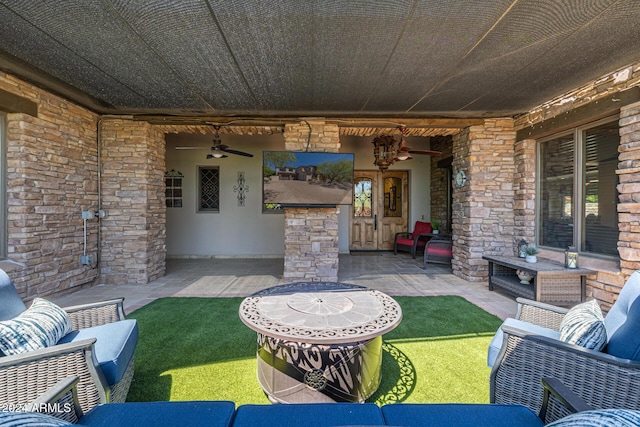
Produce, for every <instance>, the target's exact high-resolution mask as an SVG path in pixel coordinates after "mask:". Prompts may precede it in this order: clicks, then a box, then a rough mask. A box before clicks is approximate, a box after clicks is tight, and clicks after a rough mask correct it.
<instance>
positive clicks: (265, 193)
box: [262, 151, 354, 207]
mask: <svg viewBox="0 0 640 427" xmlns="http://www.w3.org/2000/svg"><path fill="white" fill-rule="evenodd" d="M262 158H263V171H264V172H263V185H262V200H263V203H265V204H278V205H282V206H284V207H286V206H289V205H292V206H296V205H298V206H299V205H310V206H312V205H328V206H332V205H350V204H352V203H353V200H352V199H353V162H354V155H353V154H349V153H316V152H295V151H264V152H263V157H262Z"/></svg>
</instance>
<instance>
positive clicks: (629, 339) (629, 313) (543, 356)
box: [488, 271, 640, 419]
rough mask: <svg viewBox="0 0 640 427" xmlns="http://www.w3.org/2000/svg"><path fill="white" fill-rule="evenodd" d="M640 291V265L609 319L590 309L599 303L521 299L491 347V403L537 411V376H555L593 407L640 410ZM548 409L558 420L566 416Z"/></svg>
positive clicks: (538, 402) (554, 409)
mask: <svg viewBox="0 0 640 427" xmlns="http://www.w3.org/2000/svg"><path fill="white" fill-rule="evenodd" d="M639 295H640V271H636V272H634V273H633V274H632V275H631V277H629V279H628V281H627V283H626V284H625V286H624V287H623V288H622V291H621V292H620V295H619V297H618V300H617V301H616V302H615V303H614V305H613V306H612V307H611V310H609V312H608V313H607V315H606V317H605V318H604V320H603V321H602V320H600V319H598V318H597V317H598V316H591V315H586V314H585V312H584V311H589V312H593V311H594V310H593V308H594V307H593V304H594V302H588V303H583V304H579V305H578V306H576V307H574V308H573V309H567V308H560V307H555V306H552V305H548V304H543V303H539V302H535V301H530V300H525V299H522V298H519V299H518V300H517V301H518V314H517V316H516V317H517V318H516V319H507V320H505V322H504V323H503V325H502V327H501V329H500V330H499V331H498V333H497V334H496V336H495V337H494V339H493V341H492V342H491V345H490V347H489V356H488V364H489V366H493V368H492V371H491V377H490V401H491V402H494V403H507V404H513V403H515V404H522V405H526V406H528V407H529V408H531V409H532V410H534V411H536V410H538V409H539V408H540V405H541V403H542V402H541V399H540V395H541V393H540V391H541V390H540V385H539V380H540V378H542V377H545V376H553V377H554V378H557V379H559V380H560V381H561V382H562V383H564V384H566V385H567V386H568V387H569V388H570V389H572V390H573V391H575V392H576V393H577V394H578V395H579V396H580V397H581V398H582V399H584V400H585V401H586V402H587V404H589V405H591V406H593V407H595V408H627V409H640V399H639V398H638V396H640V334H639V333H638V330H639V329H640V298H638V296H639ZM590 304H591V308H589V307H590ZM595 308H597V311H598V312H599V307H597V303H596V307H595ZM567 313H571V316H570V317H565V316H567ZM596 314H597V313H596ZM580 316H582V317H583V318H582V319H581V318H580ZM589 317H591V321H587V320H586V319H588V318H589ZM563 320H565V322H563ZM576 320H578V321H576ZM576 331H577V332H580V333H576ZM603 331H606V335H605V333H604V332H603ZM582 332H584V333H582ZM561 334H562V338H563V339H561ZM566 341H568V342H566ZM571 342H576V343H577V344H574V343H571ZM578 344H581V345H578ZM590 344H592V345H590ZM584 346H587V347H594V348H593V349H589V348H585V347H584ZM602 346H606V347H604V348H603V351H600V350H599V349H598V348H602ZM550 411H551V412H552V414H553V417H552V419H557V418H559V417H561V416H562V415H563V412H562V411H561V410H560V409H558V408H554V407H552V408H550Z"/></svg>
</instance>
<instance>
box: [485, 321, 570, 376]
mask: <svg viewBox="0 0 640 427" xmlns="http://www.w3.org/2000/svg"><path fill="white" fill-rule="evenodd" d="M502 325H503V326H509V327H512V328H515V329H520V330H523V331H525V332H528V333H529V334H532V335H542V336H545V337H548V338H553V339H556V340H557V339H560V332H558V331H556V330H553V329H550V328H545V327H542V326H538V325H534V324H533V323H529V322H523V321H522V320H517V319H512V318H508V319H506V320H505V321H504V322H503V323H502ZM503 340H504V333H503V332H502V328H500V329H498V332H496V334H495V335H494V336H493V339H492V340H491V343H489V349H488V351H487V365H488V366H489V367H493V364H494V363H495V361H496V358H497V357H498V353H500V348H502V341H503Z"/></svg>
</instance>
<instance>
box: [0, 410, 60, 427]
mask: <svg viewBox="0 0 640 427" xmlns="http://www.w3.org/2000/svg"><path fill="white" fill-rule="evenodd" d="M70 425H72V424H71V423H68V422H66V421H64V420H61V419H59V418H55V417H52V416H50V415H45V414H40V413H38V412H11V411H0V426H10V427H22V426H25V427H59V426H70Z"/></svg>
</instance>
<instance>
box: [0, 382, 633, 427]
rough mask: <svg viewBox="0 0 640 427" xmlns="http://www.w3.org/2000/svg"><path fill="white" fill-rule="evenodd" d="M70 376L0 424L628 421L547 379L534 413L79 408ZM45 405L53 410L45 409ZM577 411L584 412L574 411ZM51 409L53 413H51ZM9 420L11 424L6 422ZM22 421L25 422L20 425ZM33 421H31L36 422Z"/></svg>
mask: <svg viewBox="0 0 640 427" xmlns="http://www.w3.org/2000/svg"><path fill="white" fill-rule="evenodd" d="M77 382H78V379H77V377H68V378H65V379H63V380H61V381H59V382H58V383H57V384H56V385H55V386H54V387H52V388H51V389H49V390H48V391H47V392H46V393H44V394H43V395H42V396H41V397H39V398H38V399H36V401H34V402H33V406H31V407H29V408H27V409H31V410H33V409H38V410H40V412H45V413H44V414H42V413H34V412H0V425H4V424H3V423H5V422H6V423H9V425H72V424H75V425H83V426H87V427H90V426H94V427H98V426H118V427H145V426H150V427H160V426H165V427H169V426H180V427H182V426H195V425H207V426H211V427H225V426H233V427H281V426H295V425H305V426H308V427H328V426H335V425H360V426H382V425H395V426H399V425H402V426H425V425H429V426H454V425H455V426H456V427H476V426H492V427H513V426H518V427H541V426H543V425H544V421H543V420H544V419H545V415H546V412H545V408H546V403H547V402H551V400H552V399H554V400H557V401H558V402H561V403H562V404H563V405H565V406H566V408H567V410H568V411H569V412H571V413H572V415H570V416H569V417H567V418H565V419H563V420H561V422H563V424H562V426H563V427H566V426H569V425H573V426H582V425H585V424H584V422H585V420H588V421H589V424H588V425H590V426H597V425H599V424H597V421H598V417H599V416H600V417H602V418H603V419H604V421H606V422H607V423H609V424H603V425H607V426H609V425H612V424H610V423H611V422H613V421H615V422H617V424H615V425H616V426H619V427H631V426H633V427H636V426H637V425H638V422H640V412H637V411H621V410H618V411H611V410H604V411H593V410H592V408H590V407H589V406H588V405H586V404H585V403H584V402H583V401H582V400H580V399H579V398H578V397H577V396H576V395H575V394H574V393H572V392H571V390H569V389H568V388H566V387H564V386H563V385H562V384H561V383H560V382H559V381H557V380H555V379H553V378H545V379H544V380H543V385H544V396H543V401H544V402H545V405H543V409H542V410H541V412H540V413H539V414H537V415H536V414H535V413H534V412H532V411H531V410H530V409H529V408H527V407H526V406H522V405H486V404H429V403H425V404H412V403H406V404H405V403H394V404H386V405H383V406H382V407H378V405H376V404H374V403H345V402H342V403H292V404H287V405H268V404H267V405H241V406H239V407H238V409H237V410H235V411H234V408H235V404H234V403H233V402H230V401H185V402H126V403H114V404H109V405H99V406H97V407H95V408H93V409H92V410H91V411H89V413H87V414H84V413H83V412H82V411H81V410H79V409H78V406H77V394H76V388H75V387H76V384H77ZM52 411H53V412H52ZM580 411H584V412H580ZM53 416H56V417H57V418H53ZM12 423H16V424H12ZM27 423H29V424H27ZM37 423H39V424H37Z"/></svg>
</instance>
